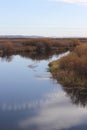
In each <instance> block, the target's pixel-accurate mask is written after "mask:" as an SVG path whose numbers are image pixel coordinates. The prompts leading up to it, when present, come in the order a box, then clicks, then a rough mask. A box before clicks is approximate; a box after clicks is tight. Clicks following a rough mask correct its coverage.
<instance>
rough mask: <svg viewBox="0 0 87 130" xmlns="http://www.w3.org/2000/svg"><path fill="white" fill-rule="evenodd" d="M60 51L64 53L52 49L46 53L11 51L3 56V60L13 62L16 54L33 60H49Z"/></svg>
mask: <svg viewBox="0 0 87 130" xmlns="http://www.w3.org/2000/svg"><path fill="white" fill-rule="evenodd" d="M60 53H64V51H50V52H45V53H37V52H33V53H29V52H22V53H11V54H4V55H2V56H1V60H2V61H4V60H5V61H7V62H11V61H12V60H13V58H14V57H13V56H14V55H20V56H21V57H24V58H28V59H29V58H31V59H32V60H48V59H51V58H52V56H53V55H59V54H60Z"/></svg>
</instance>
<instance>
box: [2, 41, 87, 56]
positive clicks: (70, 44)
mask: <svg viewBox="0 0 87 130" xmlns="http://www.w3.org/2000/svg"><path fill="white" fill-rule="evenodd" d="M86 41H87V39H78V38H72V39H71V38H21V39H18V38H17V39H14V38H0V54H7V53H18V52H32V53H33V52H34V53H47V52H49V51H55V52H58V51H66V50H72V49H73V48H74V47H76V46H77V45H78V44H80V43H81V42H86Z"/></svg>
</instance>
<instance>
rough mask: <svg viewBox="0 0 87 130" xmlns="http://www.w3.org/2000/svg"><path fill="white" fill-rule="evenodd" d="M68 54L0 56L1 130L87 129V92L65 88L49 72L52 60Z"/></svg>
mask: <svg viewBox="0 0 87 130" xmlns="http://www.w3.org/2000/svg"><path fill="white" fill-rule="evenodd" d="M68 53H69V52H67V53H64V54H60V55H53V56H51V57H50V58H49V59H42V60H37V59H31V58H26V57H22V56H20V55H13V56H11V57H10V58H8V57H6V58H0V130H86V129H87V107H86V101H87V94H83V95H81V94H78V92H77V91H74V90H73V89H68V88H67V89H64V88H63V86H61V85H60V84H58V83H57V81H56V80H54V79H52V76H51V74H50V72H48V71H47V68H48V63H49V62H51V61H53V60H56V59H58V58H61V57H62V56H64V55H67V54H68ZM76 92H77V93H76ZM81 96H82V97H81Z"/></svg>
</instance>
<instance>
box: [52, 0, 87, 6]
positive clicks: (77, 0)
mask: <svg viewBox="0 0 87 130" xmlns="http://www.w3.org/2000/svg"><path fill="white" fill-rule="evenodd" d="M49 1H55V2H67V3H77V4H84V5H87V0H49Z"/></svg>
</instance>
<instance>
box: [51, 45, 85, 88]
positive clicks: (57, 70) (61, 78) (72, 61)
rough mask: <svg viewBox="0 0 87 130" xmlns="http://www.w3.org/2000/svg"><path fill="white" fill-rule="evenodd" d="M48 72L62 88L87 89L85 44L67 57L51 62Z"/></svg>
mask: <svg viewBox="0 0 87 130" xmlns="http://www.w3.org/2000/svg"><path fill="white" fill-rule="evenodd" d="M49 71H50V72H51V73H52V76H53V78H55V79H57V81H58V82H60V83H61V84H62V85H63V86H69V87H80V88H81V89H83V88H84V87H87V44H81V45H79V46H77V47H76V48H75V49H74V51H73V52H71V53H70V54H69V55H68V56H65V57H63V58H61V59H60V60H57V61H53V62H51V63H50V64H49Z"/></svg>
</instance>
